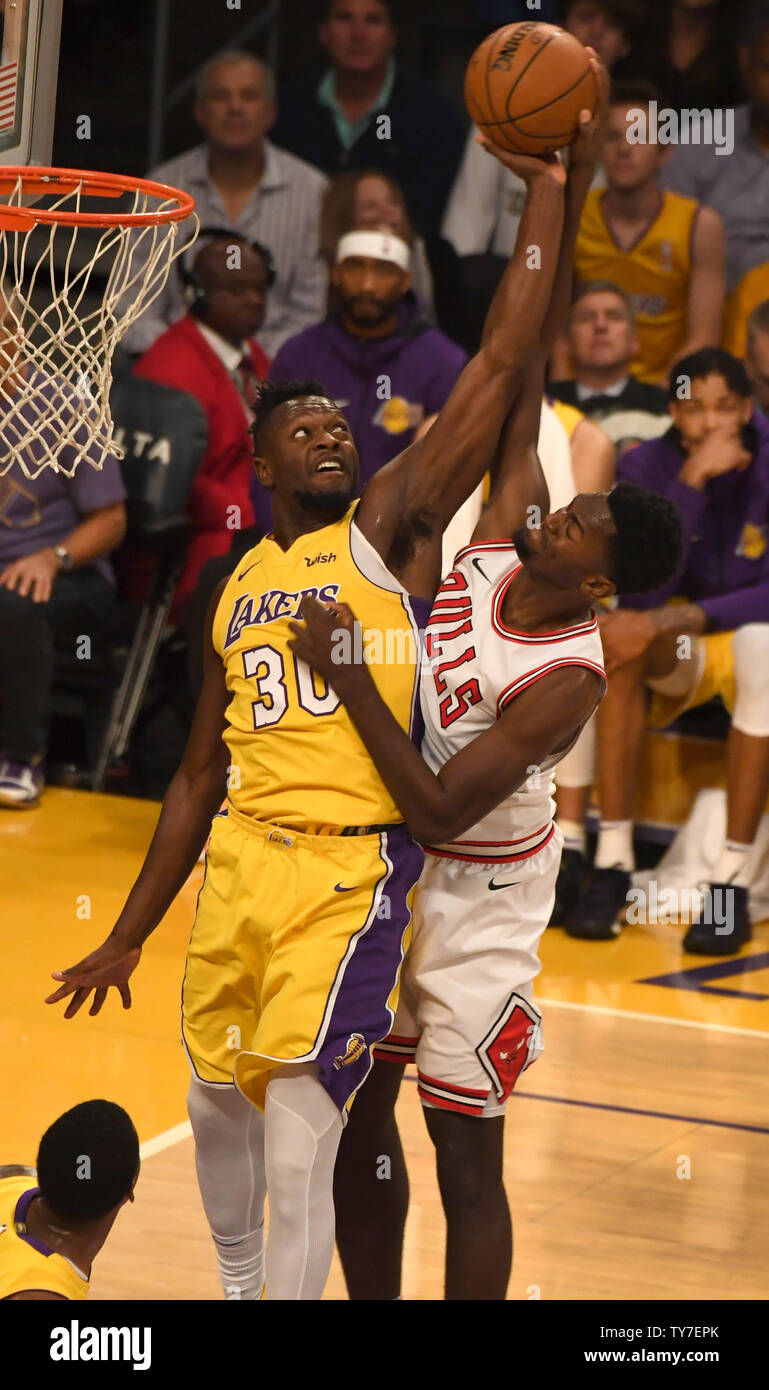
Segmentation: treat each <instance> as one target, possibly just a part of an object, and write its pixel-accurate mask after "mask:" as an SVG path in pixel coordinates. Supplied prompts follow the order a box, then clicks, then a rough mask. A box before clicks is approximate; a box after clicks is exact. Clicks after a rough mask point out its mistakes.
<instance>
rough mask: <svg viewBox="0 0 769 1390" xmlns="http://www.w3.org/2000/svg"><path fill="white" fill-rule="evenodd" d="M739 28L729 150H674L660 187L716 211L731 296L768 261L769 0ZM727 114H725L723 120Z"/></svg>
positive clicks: (757, 1) (755, 3)
mask: <svg viewBox="0 0 769 1390" xmlns="http://www.w3.org/2000/svg"><path fill="white" fill-rule="evenodd" d="M737 24H738V29H737V33H738V57H739V65H740V73H741V75H742V81H743V84H744V87H745V90H746V92H747V94H748V102H747V104H746V105H744V106H738V107H737V109H736V111H734V113H733V115H734V149H733V150H730V149H729V147H728V145H722V146H721V147H720V148H719V146H718V145H717V144H716V143H715V142H714V143H713V144H707V145H706V144H704V143H700V142H699V141H698V142H697V143H696V144H695V143H687V144H683V143H681V144H678V145H676V146H675V147H674V148H673V153H672V156H671V158H670V161H669V162H668V164H667V165H666V167H665V169H664V171H663V173H662V184H663V186H664V187H665V188H668V189H673V190H675V192H676V193H680V194H683V195H684V196H685V197H688V198H696V199H698V201H699V202H701V203H706V204H707V205H708V207H711V208H715V210H716V212H718V213H719V214H720V216H721V217H722V219H723V222H724V226H725V227H726V281H727V290H728V291H729V292H730V293H731V291H732V290H734V289H735V288H736V286H737V285H738V284H739V282H740V280H741V279H742V277H743V275H745V274H746V272H747V271H749V270H752V269H753V266H756V265H760V264H761V263H762V262H763V261H765V260H766V259H767V214H768V212H769V0H749V3H748V5H747V7H746V9H745V12H744V13H743V15H742V17H741V18H739V17H738V19H737ZM728 114H729V113H727V115H728Z"/></svg>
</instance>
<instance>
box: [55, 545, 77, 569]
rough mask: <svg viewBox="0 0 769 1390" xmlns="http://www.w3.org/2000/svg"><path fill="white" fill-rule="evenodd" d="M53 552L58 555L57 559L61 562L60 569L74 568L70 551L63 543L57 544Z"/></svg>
mask: <svg viewBox="0 0 769 1390" xmlns="http://www.w3.org/2000/svg"><path fill="white" fill-rule="evenodd" d="M53 553H54V555H55V556H56V559H57V560H58V562H59V569H60V570H71V569H72V565H73V560H72V556H71V555H70V553H69V551H68V550H66V549H65V547H64V546H63V545H55V546H54V547H53Z"/></svg>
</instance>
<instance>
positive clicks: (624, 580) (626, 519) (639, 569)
mask: <svg viewBox="0 0 769 1390" xmlns="http://www.w3.org/2000/svg"><path fill="white" fill-rule="evenodd" d="M608 503H609V511H610V512H611V515H612V520H613V522H614V526H615V529H616V534H615V535H613V536H611V537H610V539H609V562H610V574H611V578H612V579H613V580H614V583H615V584H616V586H617V593H618V594H647V593H649V592H650V591H651V590H652V589H660V588H662V586H663V585H664V584H667V583H668V581H669V580H671V579H672V578H673V575H674V574H675V573H676V570H677V569H678V568H679V566H680V564H681V563H682V561H683V556H684V532H683V526H682V524H681V515H680V512H679V510H678V508H677V507H676V506H675V504H674V503H673V502H671V501H670V500H669V498H667V497H660V496H659V494H658V493H656V492H649V490H648V489H647V488H645V487H637V486H636V484H635V483H617V486H616V487H615V488H613V489H612V491H611V492H610V493H609V497H608Z"/></svg>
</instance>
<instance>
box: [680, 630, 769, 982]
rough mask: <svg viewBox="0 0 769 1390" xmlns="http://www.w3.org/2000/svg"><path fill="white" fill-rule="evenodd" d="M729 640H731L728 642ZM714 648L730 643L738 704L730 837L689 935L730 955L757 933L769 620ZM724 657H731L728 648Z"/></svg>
mask: <svg viewBox="0 0 769 1390" xmlns="http://www.w3.org/2000/svg"><path fill="white" fill-rule="evenodd" d="M724 639H726V641H725V640H724ZM709 640H710V644H711V647H712V648H714V649H716V650H714V652H713V655H714V657H715V656H716V655H717V653H718V648H719V647H721V648H723V649H725V648H726V646H727V645H728V647H729V652H728V656H727V658H726V659H727V660H728V661H729V663H730V665H731V666H732V675H733V692H734V693H733V699H732V700H731V701H729V699H728V698H727V697H726V694H725V691H724V689H723V682H719V685H720V688H721V693H722V696H724V698H727V703H730V704H733V712H732V724H731V729H730V731H729V743H728V754H727V792H726V800H727V823H726V838H725V841H724V844H723V846H722V848H721V852H720V854H719V857H718V860H717V862H716V864H715V867H714V869H713V874H712V879H711V882H710V883H709V885H708V889H707V892H706V895H705V900H704V901H703V905H702V910H701V912H700V913H699V914H698V916H697V917H696V918H695V919H694V921H693V922H692V924H691V926H690V927H689V930H688V931H687V933H686V935H685V937H684V949H685V950H687V951H690V952H693V953H694V954H696V955H701V954H704V955H730V954H732V953H733V952H734V951H737V950H739V948H740V946H743V945H745V943H746V942H747V941H749V940H750V937H751V926H750V918H749V915H748V889H747V882H746V878H745V871H746V865H747V860H748V855H749V854H750V851H751V848H752V846H753V842H754V840H755V837H756V833H757V831H758V827H759V823H760V820H761V816H762V814H763V811H764V808H765V806H766V800H767V795H769V624H766V623H748V624H746V625H745V627H742V628H738V630H737V631H736V632H735V633H734V634H733V635H732V636H731V641H729V640H728V634H720V635H719V636H718V637H717V638H711V639H709ZM720 655H721V656H722V657H723V656H726V652H725V650H723V651H722V652H721V653H720Z"/></svg>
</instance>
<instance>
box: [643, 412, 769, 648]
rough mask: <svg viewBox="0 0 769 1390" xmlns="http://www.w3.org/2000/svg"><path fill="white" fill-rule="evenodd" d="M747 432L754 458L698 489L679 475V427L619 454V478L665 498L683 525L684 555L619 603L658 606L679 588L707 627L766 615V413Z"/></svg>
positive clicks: (725, 627) (722, 627)
mask: <svg viewBox="0 0 769 1390" xmlns="http://www.w3.org/2000/svg"><path fill="white" fill-rule="evenodd" d="M744 437H745V439H746V445H747V447H748V448H750V449H751V451H752V453H753V460H752V462H751V463H750V464H749V465H748V467H747V468H746V469H745V470H744V471H743V472H737V471H736V470H734V471H732V472H731V473H724V474H722V475H721V477H719V478H711V479H710V481H709V482H708V483H706V484H705V487H704V488H703V490H702V491H701V492H700V491H698V490H697V489H696V488H692V487H687V486H686V484H685V483H682V482H681V481H680V480H679V477H678V474H679V472H680V471H681V467H682V464H683V461H684V454H683V451H682V449H681V447H680V445H679V444H678V442H677V440H678V434H677V431H676V430H672V429H671V430H668V432H667V434H665V435H663V436H662V438H661V439H653V440H649V441H648V442H647V443H645V444H639V445H638V447H637V448H635V449H630V450H629V452H628V453H627V454H625V455H624V457H623V458H622V459H620V461H619V463H618V465H617V479H618V481H624V482H629V483H638V484H639V485H640V486H641V487H647V488H650V489H651V491H652V492H658V493H660V495H661V496H663V497H669V498H670V500H671V502H675V504H676V506H677V507H678V509H679V511H680V513H681V517H682V520H683V525H684V559H683V563H682V565H681V566H680V567H679V569H678V571H677V572H676V574H675V575H674V576H673V578H672V579H671V581H670V583H669V584H667V585H666V586H665V588H664V589H657V590H655V592H654V593H651V594H640V595H631V596H629V597H627V596H626V597H624V598H623V599H622V606H623V607H624V608H658V607H659V606H660V605H661V604H663V603H665V602H666V601H667V600H668V599H669V598H672V597H673V595H674V594H675V595H678V594H680V595H681V596H682V597H684V598H686V599H688V600H689V602H690V603H696V604H698V605H699V607H700V608H703V609H704V610H705V613H706V614H707V618H708V621H707V631H708V632H729V631H731V629H733V628H737V627H741V626H743V625H744V624H745V623H767V622H769V420H766V419H765V417H764V416H763V415H762V414H761V413H760V411H758V410H754V411H753V414H752V415H751V417H750V424H749V425H748V427H747V431H746V432H745V434H744ZM638 542H639V544H641V545H642V544H643V536H639V538H638Z"/></svg>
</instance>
